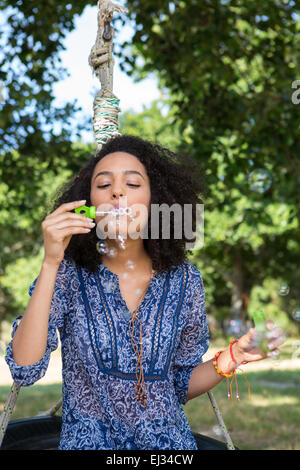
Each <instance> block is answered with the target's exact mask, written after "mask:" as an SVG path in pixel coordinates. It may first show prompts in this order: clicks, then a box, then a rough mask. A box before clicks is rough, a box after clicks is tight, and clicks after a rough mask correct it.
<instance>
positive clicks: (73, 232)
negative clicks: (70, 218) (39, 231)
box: [59, 227, 91, 239]
mask: <svg viewBox="0 0 300 470" xmlns="http://www.w3.org/2000/svg"><path fill="white" fill-rule="evenodd" d="M90 231H91V229H90V228H86V227H69V228H67V229H64V230H63V229H62V230H60V232H59V234H60V236H61V238H62V239H64V238H66V237H68V236H70V235H76V234H80V233H89V232H90Z"/></svg>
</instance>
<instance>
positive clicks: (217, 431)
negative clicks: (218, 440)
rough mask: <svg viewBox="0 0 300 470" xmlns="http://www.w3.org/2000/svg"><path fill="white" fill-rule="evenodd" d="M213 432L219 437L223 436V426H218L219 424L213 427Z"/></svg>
mask: <svg viewBox="0 0 300 470" xmlns="http://www.w3.org/2000/svg"><path fill="white" fill-rule="evenodd" d="M212 432H213V434H214V435H215V436H217V437H221V436H223V431H222V428H221V426H218V425H217V424H216V425H215V426H213V427H212Z"/></svg>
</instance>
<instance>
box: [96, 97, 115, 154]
mask: <svg viewBox="0 0 300 470" xmlns="http://www.w3.org/2000/svg"><path fill="white" fill-rule="evenodd" d="M119 103H120V100H119V99H118V98H106V97H103V96H101V95H100V94H99V93H98V94H97V96H96V98H95V100H94V118H93V129H94V135H95V139H96V142H97V144H98V150H100V149H101V147H102V145H103V144H105V142H106V141H107V140H108V139H109V138H110V137H112V136H113V135H121V134H120V133H119V131H118V113H119V112H120V108H119Z"/></svg>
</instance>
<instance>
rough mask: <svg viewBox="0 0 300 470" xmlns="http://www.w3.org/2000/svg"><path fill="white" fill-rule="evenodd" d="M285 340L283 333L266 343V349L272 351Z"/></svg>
mask: <svg viewBox="0 0 300 470" xmlns="http://www.w3.org/2000/svg"><path fill="white" fill-rule="evenodd" d="M285 340H286V337H285V336H284V335H281V336H280V337H279V338H278V339H274V340H272V341H271V342H270V343H269V344H268V349H269V350H270V351H272V350H274V349H276V348H278V346H280V345H281V344H282V343H284V341H285Z"/></svg>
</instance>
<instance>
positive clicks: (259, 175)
mask: <svg viewBox="0 0 300 470" xmlns="http://www.w3.org/2000/svg"><path fill="white" fill-rule="evenodd" d="M248 183H249V185H250V189H252V191H255V192H256V193H265V192H266V191H268V189H270V187H271V184H272V177H271V174H270V173H269V172H268V171H267V170H264V169H262V168H258V169H256V170H254V171H252V172H251V173H250V174H249V177H248Z"/></svg>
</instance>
